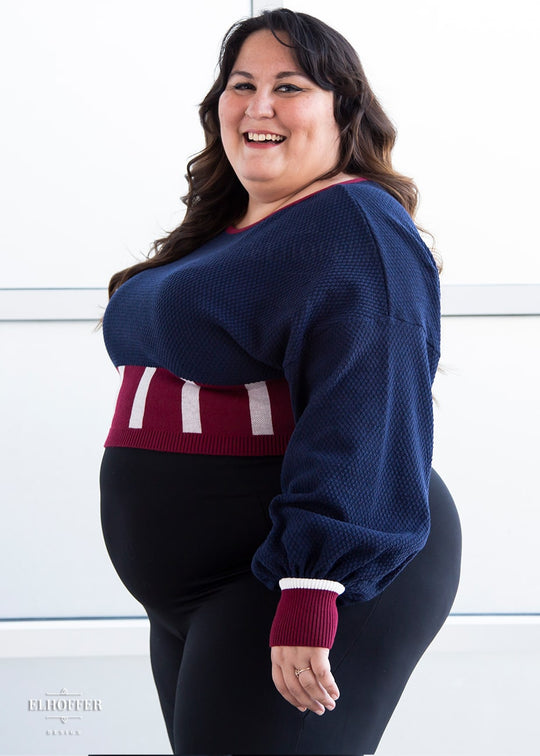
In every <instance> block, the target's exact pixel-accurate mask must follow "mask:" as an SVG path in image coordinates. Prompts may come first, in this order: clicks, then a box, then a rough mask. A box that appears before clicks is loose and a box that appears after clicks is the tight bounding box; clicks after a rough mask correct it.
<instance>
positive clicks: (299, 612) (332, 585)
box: [270, 578, 345, 648]
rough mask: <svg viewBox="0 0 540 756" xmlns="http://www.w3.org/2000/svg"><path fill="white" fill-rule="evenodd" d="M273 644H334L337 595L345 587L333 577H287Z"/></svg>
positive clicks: (282, 585)
mask: <svg viewBox="0 0 540 756" xmlns="http://www.w3.org/2000/svg"><path fill="white" fill-rule="evenodd" d="M279 585H280V588H281V598H280V600H279V603H278V606H277V610H276V614H275V616H274V621H273V623H272V629H271V630H270V646H313V647H316V648H332V645H333V643H334V639H335V637H336V631H337V626H338V611H337V607H336V599H337V597H338V596H339V594H340V593H343V591H344V590H345V588H344V587H343V586H342V585H341V583H336V582H334V581H332V580H315V579H311V578H283V579H282V580H280V581H279Z"/></svg>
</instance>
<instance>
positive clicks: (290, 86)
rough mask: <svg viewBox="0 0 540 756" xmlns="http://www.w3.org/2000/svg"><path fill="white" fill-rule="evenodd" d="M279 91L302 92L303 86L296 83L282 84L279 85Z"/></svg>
mask: <svg viewBox="0 0 540 756" xmlns="http://www.w3.org/2000/svg"><path fill="white" fill-rule="evenodd" d="M277 91H278V92H285V93H287V92H302V89H301V87H297V86H295V85H294V84H280V85H279V87H277Z"/></svg>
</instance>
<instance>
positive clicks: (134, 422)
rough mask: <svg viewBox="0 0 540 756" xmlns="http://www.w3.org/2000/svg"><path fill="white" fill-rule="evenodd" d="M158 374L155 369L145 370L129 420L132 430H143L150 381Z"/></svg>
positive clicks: (148, 368)
mask: <svg viewBox="0 0 540 756" xmlns="http://www.w3.org/2000/svg"><path fill="white" fill-rule="evenodd" d="M155 372H156V368H155V367H147V368H145V369H144V373H143V374H142V376H141V380H140V381H139V385H138V386H137V391H136V392H135V397H134V399H133V407H132V408H131V416H130V418H129V427H130V428H142V426H143V417H144V408H145V406H146V396H147V394H148V389H149V388H150V381H151V380H152V378H153V377H154V373H155Z"/></svg>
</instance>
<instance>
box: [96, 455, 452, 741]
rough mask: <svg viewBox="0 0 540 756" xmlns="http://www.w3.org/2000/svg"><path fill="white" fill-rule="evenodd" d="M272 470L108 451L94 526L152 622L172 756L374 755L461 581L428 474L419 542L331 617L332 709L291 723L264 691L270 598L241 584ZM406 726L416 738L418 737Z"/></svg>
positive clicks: (246, 581)
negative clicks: (370, 593) (379, 587)
mask: <svg viewBox="0 0 540 756" xmlns="http://www.w3.org/2000/svg"><path fill="white" fill-rule="evenodd" d="M281 462H282V457H272V456H268V457H232V456H207V455H199V454H175V453H166V452H152V451H144V450H139V449H123V448H108V449H106V451H105V455H104V458H103V463H102V468H101V517H102V525H103V534H104V538H105V543H106V545H107V549H108V551H109V554H110V557H111V560H112V562H113V564H114V566H115V568H116V570H117V572H118V574H119V576H120V578H121V579H122V581H123V582H124V584H125V585H126V587H127V588H128V590H129V591H130V592H131V593H132V594H133V595H134V596H135V598H136V599H138V600H139V601H140V602H141V603H142V605H143V606H144V608H145V610H146V612H147V614H148V617H149V619H150V656H151V663H152V670H153V674H154V679H155V683H156V687H157V690H158V695H159V700H160V703H161V708H162V711H163V716H164V718H165V723H166V726H167V731H168V734H169V739H170V742H171V746H172V748H173V751H174V753H175V754H231V753H232V754H327V755H329V754H332V756H337V755H338V754H349V755H350V756H361V755H363V754H372V753H374V752H375V749H376V748H377V745H378V743H379V740H380V738H381V736H382V734H383V732H384V729H385V727H386V725H387V723H388V720H389V719H390V716H391V715H392V712H393V710H394V708H395V706H396V704H397V702H398V700H399V698H400V696H401V694H402V692H403V689H404V687H405V684H406V683H407V680H408V678H409V676H410V674H411V672H412V670H413V669H414V667H415V665H416V663H417V662H418V660H419V659H420V657H421V656H422V654H423V653H424V651H425V650H426V648H427V647H428V645H429V644H430V642H431V641H432V639H433V638H434V636H435V635H436V634H437V632H438V631H439V629H440V628H441V626H442V624H443V623H444V621H445V619H446V617H447V615H448V613H449V611H450V608H451V606H452V602H453V600H454V597H455V594H456V590H457V585H458V581H459V569H460V558H461V531H460V525H459V519H458V515H457V512H456V509H455V506H454V503H453V501H452V497H451V496H450V493H449V492H448V489H447V488H446V486H445V485H444V483H443V482H442V480H441V478H440V477H439V476H438V475H437V473H436V472H435V471H432V475H431V483H430V496H429V503H430V509H431V521H432V525H431V533H430V536H429V538H428V541H427V543H426V546H425V547H424V549H423V550H422V551H421V552H420V553H419V554H418V555H417V556H416V557H415V559H413V560H412V561H411V562H410V563H409V564H408V565H407V567H406V568H405V569H404V570H403V571H402V572H401V573H400V574H399V575H398V577H397V578H396V579H395V580H394V581H393V582H392V583H391V584H390V586H389V587H388V588H386V589H385V590H384V591H383V593H382V594H380V595H379V596H377V597H376V598H374V599H372V600H371V601H368V602H358V603H355V604H351V605H348V606H342V607H340V608H339V626H338V632H337V636H336V640H335V643H334V646H333V648H332V649H331V651H330V664H331V668H332V673H333V675H334V677H335V679H336V682H337V685H338V687H339V690H340V693H341V696H340V698H339V700H338V701H337V705H336V708H335V710H334V711H326V712H325V713H324V714H323V716H321V717H319V716H317V715H316V714H314V713H313V712H310V711H307V712H305V713H301V712H299V711H298V710H297V709H296V708H295V707H293V706H292V705H291V704H289V703H288V702H287V701H285V699H284V698H282V696H281V695H280V694H279V693H278V692H277V690H276V689H275V687H274V684H273V682H272V678H271V662H270V648H269V646H268V636H269V631H270V626H271V623H272V619H273V616H274V612H275V609H276V605H277V603H278V601H279V597H280V591H279V590H276V591H270V590H268V588H266V587H265V586H264V585H263V584H262V583H260V582H259V581H258V580H257V579H256V578H255V577H254V576H253V575H252V573H251V569H250V562H251V558H252V556H253V553H254V551H255V549H256V548H257V546H258V545H259V544H260V543H261V542H262V540H263V539H264V538H265V537H266V535H267V533H268V531H269V528H270V526H271V521H270V518H269V515H268V504H269V502H270V500H271V498H272V497H273V496H275V495H276V494H277V493H279V491H280V470H281ZM421 724H422V713H421V712H418V721H417V726H418V727H421Z"/></svg>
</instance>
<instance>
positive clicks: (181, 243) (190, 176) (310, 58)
mask: <svg viewBox="0 0 540 756" xmlns="http://www.w3.org/2000/svg"><path fill="white" fill-rule="evenodd" d="M261 29H268V30H270V31H271V32H272V33H273V34H274V36H275V37H276V39H277V40H278V41H279V42H281V44H283V45H286V46H287V47H290V48H291V50H292V51H293V54H294V55H295V56H296V59H297V61H298V64H299V65H300V68H301V69H302V70H303V71H304V73H306V74H307V76H309V77H310V78H311V79H312V80H313V81H314V82H315V84H317V85H318V86H319V87H321V88H322V89H325V90H329V91H332V92H333V93H334V117H335V119H336V122H337V124H338V126H339V128H340V152H339V160H338V163H337V165H336V166H335V167H334V168H333V169H332V170H331V171H329V172H328V173H326V174H324V175H323V176H320V177H319V179H326V178H330V177H332V176H336V175H337V174H338V173H341V172H344V173H348V174H353V175H358V176H362V177H364V178H366V179H368V180H372V181H376V182H377V183H378V184H380V185H381V186H382V187H383V188H384V189H386V190H387V191H388V192H389V193H390V194H391V195H392V196H393V197H395V199H396V200H397V201H398V202H399V203H400V204H401V205H403V207H404V208H405V209H406V210H407V211H408V213H409V214H410V215H411V217H412V218H414V216H415V212H416V208H417V205H418V190H417V187H416V185H415V183H414V181H413V180H412V179H411V178H407V177H406V176H403V175H401V174H399V173H397V172H396V171H394V169H393V168H392V159H391V153H392V149H393V147H394V144H395V141H396V130H395V128H394V126H393V124H392V123H391V121H390V119H389V118H388V116H387V115H386V114H385V113H384V111H383V109H382V107H381V105H380V104H379V102H378V100H377V98H376V97H375V94H374V93H373V91H372V90H371V87H370V86H369V83H368V81H367V79H366V75H365V73H364V70H363V68H362V65H361V63H360V60H359V59H358V55H357V54H356V51H355V50H354V49H353V47H352V46H351V45H350V44H349V42H347V40H346V39H345V38H344V37H343V36H342V35H341V34H339V32H337V31H336V30H335V29H332V28H331V27H330V26H328V25H327V24H325V23H323V22H322V21H319V19H317V18H314V17H313V16H309V15H307V14H305V13H295V12H294V11H291V10H288V9H286V8H279V9H277V10H267V11H263V12H262V13H261V15H259V16H256V17H255V18H248V19H245V20H243V21H238V22H237V23H236V24H234V25H233V26H232V27H231V28H230V29H229V31H228V32H227V33H226V35H225V37H224V39H223V43H222V45H221V52H220V56H219V68H218V76H217V78H216V80H215V82H214V85H213V86H212V88H211V89H210V91H209V92H208V94H207V95H206V97H205V98H204V100H203V101H202V103H201V105H200V108H199V117H200V121H201V124H202V127H203V129H204V135H205V140H206V147H205V148H204V149H203V150H202V151H201V152H199V153H198V154H197V155H196V156H195V157H194V158H193V159H192V160H190V161H189V163H188V165H187V175H186V178H187V181H188V186H189V189H188V192H187V194H186V195H185V196H184V197H182V201H183V202H184V204H185V205H186V208H187V210H186V213H185V216H184V219H183V221H182V222H181V224H180V225H179V226H178V227H177V228H175V229H174V230H173V231H171V233H169V234H168V235H167V236H165V237H163V238H161V239H157V240H156V241H154V242H153V244H152V246H151V249H150V252H149V254H148V257H147V259H146V260H144V261H142V262H139V263H137V264H135V265H132V266H131V267H129V268H126V269H125V270H121V271H119V272H118V273H115V274H114V275H113V276H112V278H111V280H110V283H109V296H112V294H113V293H114V291H116V289H117V288H118V287H119V286H121V285H122V284H123V283H124V282H125V281H127V280H128V278H131V277H132V276H134V275H135V274H136V273H139V272H140V271H142V270H145V269H146V268H154V267H158V266H160V265H165V264H167V263H170V262H173V261H174V260H179V259H180V258H181V257H184V256H185V255H187V254H189V253H190V252H192V251H193V250H195V249H197V248H198V247H200V246H201V245H202V244H204V243H205V242H207V241H209V240H210V239H212V238H213V237H214V236H216V235H217V234H219V233H221V232H222V231H223V230H224V229H225V228H226V227H227V226H229V225H231V224H234V223H235V222H236V221H238V220H239V219H240V218H242V217H243V215H244V214H245V212H246V210H247V204H248V194H247V192H246V190H245V189H244V187H243V186H242V184H241V183H240V181H239V180H238V178H237V177H236V174H235V173H234V171H233V168H232V166H231V164H230V163H229V161H228V159H227V157H226V155H225V152H224V149H223V144H222V142H221V136H220V125H219V118H218V103H219V98H220V96H221V94H222V92H223V91H224V90H225V88H226V85H227V81H228V79H229V75H230V73H231V71H232V69H233V66H234V63H235V61H236V59H237V57H238V54H239V52H240V48H241V47H242V45H243V43H244V41H245V40H246V38H247V37H249V35H250V34H253V33H254V32H256V31H260V30H261ZM280 33H281V35H282V37H283V35H284V34H285V35H286V40H284V39H283V38H282V37H280V36H279V34H280ZM420 230H423V229H420ZM434 256H435V255H434ZM438 264H439V263H438ZM439 267H440V266H439Z"/></svg>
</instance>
